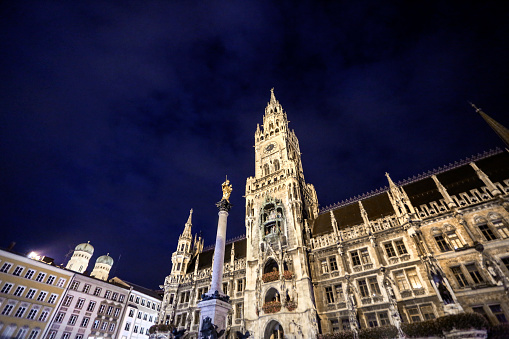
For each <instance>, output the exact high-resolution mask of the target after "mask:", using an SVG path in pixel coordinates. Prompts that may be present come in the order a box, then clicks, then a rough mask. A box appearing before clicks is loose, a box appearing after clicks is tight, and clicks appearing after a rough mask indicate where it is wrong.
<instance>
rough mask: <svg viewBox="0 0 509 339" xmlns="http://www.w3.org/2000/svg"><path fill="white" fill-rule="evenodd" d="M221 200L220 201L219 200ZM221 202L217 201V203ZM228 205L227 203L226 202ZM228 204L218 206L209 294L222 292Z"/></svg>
mask: <svg viewBox="0 0 509 339" xmlns="http://www.w3.org/2000/svg"><path fill="white" fill-rule="evenodd" d="M221 202H222V201H221ZM219 204H221V203H218V205H219ZM228 205H229V203H228ZM230 207H231V205H230V206H226V205H225V206H220V207H219V220H218V222H217V234H216V247H215V248H214V266H213V267H212V282H211V283H210V289H209V294H214V293H215V291H218V292H219V294H221V295H222V294H223V289H222V286H221V285H222V282H223V266H224V248H225V244H226V223H227V219H228V210H229V209H230Z"/></svg>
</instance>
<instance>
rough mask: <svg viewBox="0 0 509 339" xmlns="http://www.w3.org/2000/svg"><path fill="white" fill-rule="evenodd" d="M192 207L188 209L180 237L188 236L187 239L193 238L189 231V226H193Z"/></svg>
mask: <svg viewBox="0 0 509 339" xmlns="http://www.w3.org/2000/svg"><path fill="white" fill-rule="evenodd" d="M192 219H193V209H192V208H191V210H190V211H189V218H187V222H186V226H185V227H184V232H182V235H181V237H185V238H188V239H189V240H192V239H193V235H192V233H191V227H192V226H193V222H192Z"/></svg>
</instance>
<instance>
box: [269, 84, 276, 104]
mask: <svg viewBox="0 0 509 339" xmlns="http://www.w3.org/2000/svg"><path fill="white" fill-rule="evenodd" d="M270 103H271V104H275V103H277V100H276V96H275V95H274V87H272V88H271V89H270Z"/></svg>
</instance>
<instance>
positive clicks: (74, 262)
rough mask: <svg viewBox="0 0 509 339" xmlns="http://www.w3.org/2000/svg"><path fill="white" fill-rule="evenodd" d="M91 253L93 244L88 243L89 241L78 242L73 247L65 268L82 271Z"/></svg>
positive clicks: (92, 252)
mask: <svg viewBox="0 0 509 339" xmlns="http://www.w3.org/2000/svg"><path fill="white" fill-rule="evenodd" d="M93 254H94V246H92V245H90V241H89V242H87V243H83V244H79V245H78V246H76V248H75V249H74V253H73V255H72V257H71V259H70V260H69V262H68V263H67V266H65V268H67V269H68V270H71V271H74V272H78V273H83V272H85V270H86V269H87V266H88V262H89V261H90V258H92V255H93Z"/></svg>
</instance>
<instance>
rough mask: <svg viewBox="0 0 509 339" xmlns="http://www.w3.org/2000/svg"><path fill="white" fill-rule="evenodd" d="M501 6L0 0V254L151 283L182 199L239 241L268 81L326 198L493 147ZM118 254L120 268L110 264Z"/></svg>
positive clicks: (505, 64) (503, 68)
mask: <svg viewBox="0 0 509 339" xmlns="http://www.w3.org/2000/svg"><path fill="white" fill-rule="evenodd" d="M501 6H502V2H501V1H475V2H474V1H464V2H454V1H449V2H448V1H425V2H424V1H422V2H416V1H401V2H384V1H382V2H380V1H367V2H363V1H344V2H339V1H336V2H335V1H316V0H315V1H219V2H216V1H203V2H196V1H97V2H95V1H42V0H40V1H14V0H13V1H3V2H2V4H1V5H0V15H1V17H0V77H1V80H2V81H1V84H0V113H1V114H0V194H1V195H0V196H1V200H0V212H1V213H0V225H1V226H0V227H1V230H2V232H1V237H0V247H4V248H5V247H8V246H9V244H10V243H11V242H13V241H15V242H16V243H17V244H16V246H15V247H14V250H16V251H18V252H27V251H31V250H35V251H39V252H40V253H41V254H43V255H47V256H50V257H53V258H55V261H56V263H65V262H66V258H65V255H66V254H67V253H68V252H69V251H70V250H71V249H72V248H74V247H75V246H76V245H77V244H79V243H81V242H86V241H90V243H91V244H92V245H93V246H94V247H95V253H94V256H93V259H92V261H91V264H90V265H89V270H91V269H92V267H93V264H94V262H95V260H96V259H97V257H98V256H100V255H103V254H106V253H108V252H109V253H110V255H111V256H112V257H113V258H114V259H115V265H114V266H113V269H112V273H111V274H110V277H113V276H119V277H121V278H123V279H125V280H127V281H132V282H134V283H137V284H141V285H143V286H146V287H149V288H157V286H158V285H160V284H162V283H163V281H164V277H165V276H166V275H167V274H168V273H169V272H170V267H171V254H172V252H173V251H175V249H176V244H177V239H178V235H179V234H180V233H181V232H182V230H183V227H184V224H185V222H186V220H187V217H188V215H189V210H190V209H191V208H193V209H194V214H193V231H194V232H196V231H201V232H202V234H203V235H204V237H205V245H210V244H212V243H213V242H214V241H215V232H216V226H217V208H216V207H215V203H216V202H217V201H219V200H220V198H221V188H220V186H221V183H222V182H223V181H224V178H225V175H228V178H229V179H230V180H231V182H232V184H233V193H232V198H231V201H232V203H233V204H234V207H233V208H232V210H231V211H230V216H229V219H228V238H232V237H235V236H238V235H241V234H243V233H244V232H245V225H244V220H243V219H244V210H245V209H244V204H245V202H244V198H243V195H244V185H245V182H246V178H247V177H248V176H252V175H254V149H253V144H254V132H255V130H256V124H257V123H261V122H262V117H263V113H264V108H265V106H266V104H267V102H268V101H269V98H270V89H271V88H272V87H274V88H275V94H276V98H277V99H278V100H279V101H280V103H281V104H282V105H283V108H284V109H285V110H286V112H287V114H288V119H289V120H290V121H291V123H290V127H291V128H293V129H295V132H296V134H297V136H298V138H299V141H300V147H301V152H302V161H303V167H304V174H305V177H306V181H307V182H310V183H312V184H314V185H315V187H316V190H317V193H318V199H319V202H320V205H321V206H322V207H324V206H327V205H330V204H333V203H336V202H338V201H341V200H344V199H348V198H350V197H352V196H355V195H359V194H362V193H365V192H369V191H371V190H373V189H377V188H380V187H382V186H385V185H386V184H387V183H386V179H385V176H384V173H385V172H386V171H387V172H389V173H390V174H391V177H392V178H393V180H395V181H399V180H402V179H406V178H408V177H410V176H413V175H416V174H420V173H422V172H425V171H428V170H430V169H433V168H435V167H438V166H442V165H446V164H448V163H449V162H454V161H456V160H460V159H463V158H466V157H468V156H471V155H474V154H477V153H479V152H483V151H486V150H489V149H493V148H495V147H501V148H502V147H503V144H502V142H501V141H500V140H499V139H498V138H497V136H496V135H494V134H493V132H492V131H491V129H490V128H489V127H488V126H487V125H486V124H485V123H484V121H483V120H482V119H481V118H480V117H479V116H478V115H477V114H476V113H475V111H474V110H473V109H472V108H471V107H470V106H469V104H468V101H472V102H473V103H475V104H476V105H478V106H480V107H482V108H483V110H484V111H485V112H486V113H488V114H489V115H491V116H492V117H493V118H494V119H496V120H498V121H499V122H500V123H502V124H504V125H506V126H509V118H508V115H507V111H508V106H509V101H508V99H507V98H508V95H507V94H508V93H509V81H508V80H509V43H508V37H509V12H508V11H507V10H504V9H503V8H502V7H501ZM119 259H120V260H119Z"/></svg>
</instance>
